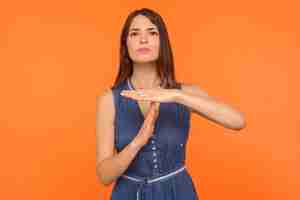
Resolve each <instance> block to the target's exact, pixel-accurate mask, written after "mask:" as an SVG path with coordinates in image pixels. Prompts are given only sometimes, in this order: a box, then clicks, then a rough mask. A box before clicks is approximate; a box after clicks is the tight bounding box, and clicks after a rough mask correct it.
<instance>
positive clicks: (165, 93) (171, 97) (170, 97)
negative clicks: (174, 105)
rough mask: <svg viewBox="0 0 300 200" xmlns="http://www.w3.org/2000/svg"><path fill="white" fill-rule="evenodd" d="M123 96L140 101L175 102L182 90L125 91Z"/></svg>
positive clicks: (122, 93)
mask: <svg viewBox="0 0 300 200" xmlns="http://www.w3.org/2000/svg"><path fill="white" fill-rule="evenodd" d="M121 95H122V96H125V97H129V98H132V99H135V100H138V101H155V102H175V101H176V99H177V97H178V96H179V95H180V90H178V89H163V88H154V89H136V90H123V91H122V92H121Z"/></svg>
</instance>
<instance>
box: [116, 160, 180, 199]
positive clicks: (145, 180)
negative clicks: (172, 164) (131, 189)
mask: <svg viewBox="0 0 300 200" xmlns="http://www.w3.org/2000/svg"><path fill="white" fill-rule="evenodd" d="M185 168H186V167H185V165H183V166H181V167H180V168H179V169H175V170H173V171H171V172H170V173H168V174H166V175H163V176H159V177H155V178H148V177H145V178H136V177H133V176H128V175H125V174H124V175H122V177H123V178H126V179H128V180H132V181H135V182H138V183H140V185H139V188H138V190H137V192H136V200H141V198H142V197H141V195H140V194H141V192H142V189H143V187H144V186H145V185H146V184H151V183H154V182H158V181H162V180H165V179H168V178H170V177H173V176H175V175H177V174H178V173H180V172H182V171H183V170H185Z"/></svg>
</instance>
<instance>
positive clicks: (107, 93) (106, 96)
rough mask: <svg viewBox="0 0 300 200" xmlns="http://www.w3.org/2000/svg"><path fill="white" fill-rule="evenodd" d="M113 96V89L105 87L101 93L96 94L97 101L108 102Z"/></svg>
mask: <svg viewBox="0 0 300 200" xmlns="http://www.w3.org/2000/svg"><path fill="white" fill-rule="evenodd" d="M112 98H113V90H112V89H111V88H106V89H104V90H103V91H102V93H101V94H99V95H97V96H96V99H97V103H100V102H106V103H108V102H109V101H110V100H112Z"/></svg>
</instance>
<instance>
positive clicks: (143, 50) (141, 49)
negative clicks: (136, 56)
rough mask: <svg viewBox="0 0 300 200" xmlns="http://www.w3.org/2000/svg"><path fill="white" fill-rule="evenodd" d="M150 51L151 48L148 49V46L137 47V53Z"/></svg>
mask: <svg viewBox="0 0 300 200" xmlns="http://www.w3.org/2000/svg"><path fill="white" fill-rule="evenodd" d="M150 51H151V49H149V48H139V49H137V52H139V53H148V52H150Z"/></svg>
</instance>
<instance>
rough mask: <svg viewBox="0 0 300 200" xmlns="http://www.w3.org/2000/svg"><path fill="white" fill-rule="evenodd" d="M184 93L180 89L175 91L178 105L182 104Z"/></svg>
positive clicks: (175, 99)
mask: <svg viewBox="0 0 300 200" xmlns="http://www.w3.org/2000/svg"><path fill="white" fill-rule="evenodd" d="M183 95H184V94H183V91H182V90H180V89H175V90H174V101H175V102H176V103H181V101H182V99H183Z"/></svg>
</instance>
